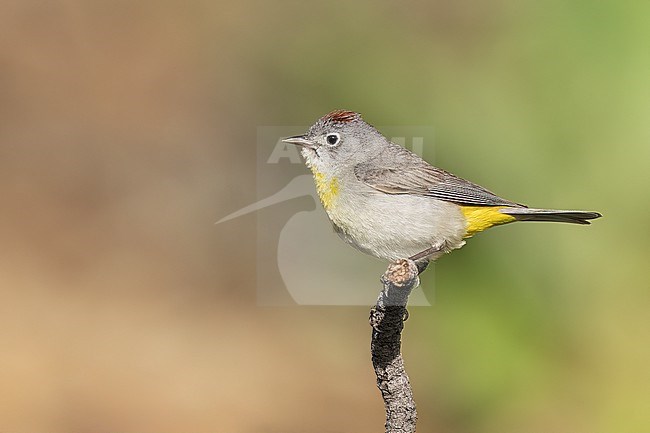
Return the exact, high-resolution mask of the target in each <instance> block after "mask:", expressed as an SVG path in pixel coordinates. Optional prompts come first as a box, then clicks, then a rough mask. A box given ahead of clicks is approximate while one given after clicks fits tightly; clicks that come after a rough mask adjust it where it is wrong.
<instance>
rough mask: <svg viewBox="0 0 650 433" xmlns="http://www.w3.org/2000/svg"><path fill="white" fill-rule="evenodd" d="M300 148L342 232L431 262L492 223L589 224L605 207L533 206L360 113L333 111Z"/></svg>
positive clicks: (363, 245) (379, 252)
mask: <svg viewBox="0 0 650 433" xmlns="http://www.w3.org/2000/svg"><path fill="white" fill-rule="evenodd" d="M283 141H284V142H286V143H292V144H295V145H298V146H300V148H301V154H302V156H303V157H304V159H305V163H306V165H307V167H309V168H310V169H311V171H312V173H313V176H314V181H315V183H316V190H317V192H318V196H319V198H320V201H321V203H322V204H323V207H324V208H325V211H326V212H327V215H328V217H329V219H330V220H331V222H332V224H333V226H334V230H335V231H336V233H337V234H338V235H339V236H340V237H341V238H342V239H343V240H345V241H346V242H347V243H349V244H351V245H352V246H354V247H355V248H357V249H358V250H360V251H362V252H365V253H367V254H370V255H372V256H375V257H378V258H381V259H387V260H390V261H395V260H398V259H403V258H409V259H411V260H414V261H416V263H417V264H418V267H419V268H420V269H421V270H423V269H424V268H426V266H427V265H428V263H429V262H430V261H434V260H436V259H437V258H438V257H440V256H441V255H443V254H445V253H448V252H450V251H452V250H454V249H457V248H460V247H462V246H463V245H464V244H465V239H467V238H469V237H472V236H473V235H475V234H476V233H479V232H482V231H483V230H486V229H488V228H490V227H493V226H496V225H501V224H507V223H511V222H514V221H551V222H566V223H574V224H589V220H591V219H595V218H599V217H600V216H601V214H599V213H598V212H585V211H577V210H551V209H532V208H529V207H527V206H525V205H522V204H519V203H515V202H512V201H509V200H506V199H503V198H501V197H499V196H497V195H495V194H493V193H492V192H490V191H488V190H487V189H485V188H483V187H481V186H478V185H476V184H474V183H472V182H469V181H467V180H465V179H462V178H460V177H457V176H454V175H453V174H451V173H448V172H447V171H445V170H442V169H440V168H437V167H433V166H432V165H430V164H429V163H427V162H426V161H424V160H423V159H422V158H420V157H419V156H418V155H416V154H415V153H413V152H411V151H409V150H408V149H406V148H404V147H402V146H400V145H397V144H395V143H392V142H391V141H389V140H388V139H387V138H386V137H384V136H383V135H382V134H381V133H380V132H379V131H377V129H375V128H374V127H373V126H372V125H369V124H368V123H366V122H365V121H364V120H363V119H362V118H361V115H360V114H359V113H355V112H352V111H347V110H337V111H333V112H331V113H329V114H327V115H325V116H323V117H321V118H320V119H319V120H318V121H316V123H314V124H313V125H312V126H311V127H310V128H309V130H308V131H307V132H306V133H305V134H304V135H298V136H294V137H289V138H286V139H284V140H283Z"/></svg>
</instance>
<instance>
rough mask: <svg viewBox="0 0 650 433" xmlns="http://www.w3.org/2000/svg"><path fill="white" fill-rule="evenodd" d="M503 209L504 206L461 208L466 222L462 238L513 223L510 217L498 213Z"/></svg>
mask: <svg viewBox="0 0 650 433" xmlns="http://www.w3.org/2000/svg"><path fill="white" fill-rule="evenodd" d="M503 208H504V206H461V207H460V210H461V211H462V212H463V215H464V216H465V219H466V220H467V232H466V233H465V236H464V237H465V238H469V237H472V236H474V235H475V234H476V233H479V232H482V231H483V230H486V229H489V228H490V227H492V226H496V225H500V224H506V223H510V222H513V221H515V217H513V216H512V215H506V214H504V213H501V212H499V210H501V209H503Z"/></svg>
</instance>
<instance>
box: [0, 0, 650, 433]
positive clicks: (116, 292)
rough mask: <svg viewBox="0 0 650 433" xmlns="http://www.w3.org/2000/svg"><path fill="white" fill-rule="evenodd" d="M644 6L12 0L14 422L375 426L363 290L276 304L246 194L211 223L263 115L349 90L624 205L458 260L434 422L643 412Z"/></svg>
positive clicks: (7, 169)
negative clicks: (262, 297) (320, 302)
mask: <svg viewBox="0 0 650 433" xmlns="http://www.w3.org/2000/svg"><path fill="white" fill-rule="evenodd" d="M648 5H649V4H648V3H647V2H625V1H624V2H614V1H606V2H598V3H597V4H594V3H593V2H586V1H576V2H562V1H549V2H514V1H513V2H506V1H496V2H490V3H486V2H478V1H468V2H451V1H448V2H447V1H435V2H413V3H411V4H409V5H406V4H402V3H394V2H371V1H369V0H368V1H365V0H364V1H359V2H325V3H311V2H262V1H257V2H255V1H248V0H245V1H239V2H229V3H223V2H211V1H194V0H192V1H185V2H181V1H167V0H160V1H155V2H154V1H140V2H130V1H103V0H88V1H74V0H68V1H34V0H23V1H6V2H2V3H1V4H0V179H1V181H0V197H1V199H2V206H1V209H2V224H0V242H1V245H2V248H0V254H1V257H0V430H2V431H7V432H28V431H29V432H46V431H47V432H73V431H74V432H81V431H132V432H136V431H137V432H178V431H192V432H251V433H257V432H260V433H262V432H264V433H266V432H269V433H275V432H278V433H279V432H282V433H285V432H365V431H381V429H382V425H383V407H382V403H381V400H380V396H379V393H378V391H377V390H376V389H375V385H374V381H375V379H374V375H373V373H372V369H371V366H370V359H369V327H368V324H367V315H368V310H367V308H361V307H281V308H271V307H259V306H257V302H256V292H255V287H256V278H257V276H256V268H255V261H254V256H255V248H256V233H255V231H254V230H252V229H251V227H255V215H248V216H245V217H242V218H240V219H238V220H234V221H232V222H229V223H228V224H229V225H228V226H221V225H220V226H214V225H213V223H214V221H216V220H218V219H219V218H221V217H223V216H224V215H226V214H228V213H230V212H233V211H235V210H237V209H239V208H241V207H243V206H245V205H248V204H250V203H252V202H253V201H255V198H256V193H255V176H256V173H255V163H254V161H255V151H256V150H255V140H256V128H257V127H258V126H259V125H301V124H302V125H306V124H310V123H311V122H312V121H314V120H315V119H316V118H318V117H319V116H320V115H322V114H324V113H326V112H327V111H330V110H331V109H334V108H348V109H353V110H358V111H361V112H362V113H364V115H365V117H366V119H368V120H369V121H371V122H372V123H374V124H377V125H382V124H384V125H434V126H435V128H436V147H437V148H436V161H437V163H438V164H439V165H441V166H443V167H445V168H447V169H449V170H451V171H453V172H455V173H457V174H459V175H461V176H464V177H468V178H470V179H472V180H474V181H476V182H479V183H482V184H484V185H485V186H486V187H488V188H490V189H493V190H494V191H496V192H497V193H499V194H501V195H503V196H506V197H508V198H511V199H513V200H516V201H522V202H526V203H530V204H534V205H539V206H548V207H558V208H561V207H576V208H586V209H594V210H599V211H602V212H603V213H604V214H605V218H603V219H602V220H599V221H597V222H596V223H595V224H594V225H593V226H591V227H587V228H584V227H568V226H559V227H558V226H552V225H541V224H540V225H536V224H531V225H526V224H521V225H518V226H511V227H507V228H499V229H495V230H494V231H493V232H490V233H486V234H484V235H481V236H478V237H476V238H475V239H473V240H472V241H471V242H469V244H468V246H466V247H465V248H464V249H463V250H461V251H458V252H456V253H454V255H452V256H450V257H446V258H444V259H443V260H441V261H440V263H439V264H438V265H437V269H436V270H437V273H436V280H437V281H436V296H435V297H436V304H435V306H434V307H432V308H416V309H414V310H413V311H412V314H411V318H410V320H409V321H408V322H407V326H406V331H405V347H404V350H405V357H406V362H407V367H408V369H409V372H410V375H411V380H412V382H413V385H414V388H415V395H416V400H417V402H418V404H419V413H420V419H421V421H420V429H421V431H440V432H443V431H444V432H495V433H496V432H498V433H504V432H521V431H526V432H545V433H547V432H555V431H557V432H574V433H579V432H590V433H591V432H595V431H598V432H613V433H620V432H640V431H649V430H650V396H649V389H650V374H649V373H648V368H647V367H648V365H650V345H649V344H648V329H649V325H650V319H649V318H648V311H650V294H649V293H650V292H649V291H648V277H649V276H650V275H649V272H648V260H649V259H650V251H649V249H648V241H649V240H650V239H649V238H650V236H649V235H650V229H649V228H648V215H649V211H650V201H649V198H650V180H649V179H650V175H649V173H648V164H649V163H650V145H649V142H650V129H649V127H648V118H649V115H650V104H649V102H648V101H650V91H649V90H650V86H649V85H648V84H649V83H648V76H649V72H650V54H649V53H648V50H647V41H648V39H649V37H650V30H648V29H649V27H648V26H647V23H648V16H650V15H649V14H650V8H649V7H648ZM268 247H269V248H274V247H275V246H274V245H269V246H268ZM368 260H372V259H370V258H368ZM368 278H371V279H375V280H376V279H377V278H378V275H374V274H373V275H368ZM424 284H425V287H424V289H425V291H427V290H432V289H427V286H426V284H427V283H426V281H425V282H424Z"/></svg>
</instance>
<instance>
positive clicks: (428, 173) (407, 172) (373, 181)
mask: <svg viewBox="0 0 650 433" xmlns="http://www.w3.org/2000/svg"><path fill="white" fill-rule="evenodd" d="M391 147H392V149H393V152H394V151H395V150H397V152H398V155H397V157H395V156H396V155H394V154H393V155H392V156H393V158H391V159H392V160H394V161H392V162H391V163H390V164H387V163H386V161H385V160H386V159H387V158H386V157H385V154H384V155H380V156H384V158H377V159H376V160H373V161H372V162H370V163H361V164H357V165H356V166H355V168H354V174H355V176H356V177H357V179H359V180H360V181H361V182H364V183H365V184H367V185H368V186H370V187H372V188H374V189H376V190H378V191H382V192H385V193H387V194H416V195H421V196H426V197H433V198H436V199H439V200H445V201H450V202H454V203H458V204H463V205H473V206H514V207H525V206H524V205H522V204H518V203H514V202H511V201H509V200H506V199H504V198H501V197H499V196H497V195H496V194H494V193H492V192H491V191H488V190H487V189H485V188H483V187H482V186H479V185H476V184H475V183H472V182H470V181H468V180H465V179H462V178H460V177H457V176H454V175H453V174H451V173H449V172H447V171H445V170H442V169H440V168H436V167H433V166H432V165H430V164H429V163H427V162H426V161H424V160H423V159H421V158H420V157H419V156H417V155H415V154H413V153H411V152H410V151H408V150H406V149H404V148H403V147H401V146H397V145H394V147H393V146H391ZM398 148H399V149H401V150H398ZM391 153H392V152H391ZM382 160H384V161H382Z"/></svg>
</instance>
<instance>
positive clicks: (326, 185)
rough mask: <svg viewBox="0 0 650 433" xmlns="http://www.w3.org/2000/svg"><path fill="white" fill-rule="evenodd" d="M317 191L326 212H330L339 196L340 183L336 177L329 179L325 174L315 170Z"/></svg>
mask: <svg viewBox="0 0 650 433" xmlns="http://www.w3.org/2000/svg"><path fill="white" fill-rule="evenodd" d="M313 173H314V181H315V182H316V191H317V192H318V197H319V198H320V201H321V203H323V207H324V208H325V210H326V211H327V210H330V209H331V208H332V205H333V204H334V202H335V201H336V197H337V196H338V195H339V181H338V179H336V178H335V177H332V178H328V177H327V176H325V175H324V174H323V173H321V172H319V171H316V170H313Z"/></svg>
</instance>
